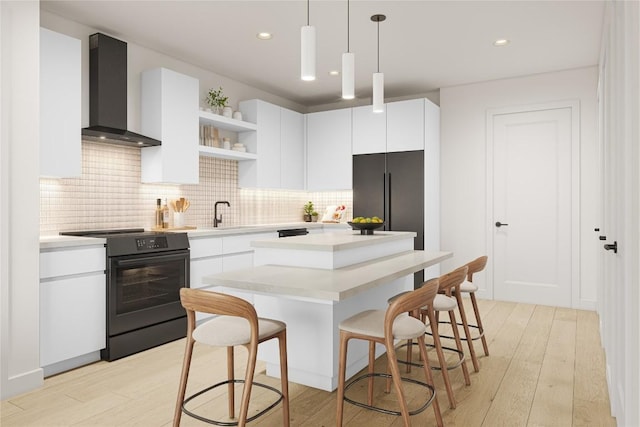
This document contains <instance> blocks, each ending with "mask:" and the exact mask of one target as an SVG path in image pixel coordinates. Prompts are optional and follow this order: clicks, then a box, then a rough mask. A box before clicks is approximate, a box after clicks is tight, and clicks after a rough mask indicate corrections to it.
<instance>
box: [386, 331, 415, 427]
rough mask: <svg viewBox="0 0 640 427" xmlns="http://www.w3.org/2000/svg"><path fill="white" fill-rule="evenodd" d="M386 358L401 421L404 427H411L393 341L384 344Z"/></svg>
mask: <svg viewBox="0 0 640 427" xmlns="http://www.w3.org/2000/svg"><path fill="white" fill-rule="evenodd" d="M385 347H386V350H387V358H388V360H389V368H390V369H391V378H392V379H393V385H394V387H395V389H396V393H398V403H399V404H400V412H401V413H402V421H403V423H404V425H405V427H409V426H411V420H410V418H409V407H408V406H407V399H405V395H404V389H403V387H402V378H401V376H400V368H399V367H398V358H397V357H396V349H395V347H394V346H393V341H392V342H390V343H388V342H387V343H386V345H385Z"/></svg>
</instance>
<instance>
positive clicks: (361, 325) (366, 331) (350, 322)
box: [340, 310, 427, 340]
mask: <svg viewBox="0 0 640 427" xmlns="http://www.w3.org/2000/svg"><path fill="white" fill-rule="evenodd" d="M385 314H386V310H367V311H363V312H361V313H358V314H356V315H354V316H352V317H350V318H348V319H346V320H343V321H342V322H341V323H340V330H343V331H346V332H351V333H354V334H360V335H368V336H371V337H376V338H384V316H385ZM426 330H427V327H426V325H425V324H424V322H422V321H420V320H418V319H416V318H415V317H410V316H408V315H406V313H405V314H404V315H400V316H398V317H396V318H395V320H394V321H393V332H392V333H393V338H394V339H400V340H409V339H413V338H418V337H419V336H422V335H424V333H425V332H426Z"/></svg>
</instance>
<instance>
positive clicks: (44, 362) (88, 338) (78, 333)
mask: <svg viewBox="0 0 640 427" xmlns="http://www.w3.org/2000/svg"><path fill="white" fill-rule="evenodd" d="M105 286H106V279H105V275H104V273H103V274H92V275H87V276H79V277H69V278H64V279H54V280H48V281H43V282H41V283H40V365H41V366H49V365H53V364H55V363H59V362H62V361H65V360H69V359H73V358H75V357H79V356H82V355H86V354H89V353H92V352H96V351H99V350H100V349H103V348H104V347H105V336H106V330H107V326H106V314H105V308H106V292H105Z"/></svg>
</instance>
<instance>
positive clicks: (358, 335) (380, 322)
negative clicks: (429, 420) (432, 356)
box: [336, 281, 442, 427]
mask: <svg viewBox="0 0 640 427" xmlns="http://www.w3.org/2000/svg"><path fill="white" fill-rule="evenodd" d="M437 292H438V282H437V281H434V282H432V283H430V284H428V285H425V286H423V287H421V288H420V289H417V290H415V291H412V292H408V293H406V294H404V295H401V296H399V297H398V298H396V299H395V300H394V301H393V302H392V303H391V304H390V305H389V307H388V308H387V309H386V310H367V311H364V312H362V313H359V314H356V315H355V316H352V317H350V318H348V319H346V320H344V321H342V322H341V323H340V326H339V327H340V362H339V376H338V393H337V394H338V395H337V413H336V425H337V426H338V427H340V426H342V418H343V409H344V402H345V401H347V402H349V403H351V404H354V405H357V406H359V407H361V408H365V409H371V410H374V411H377V412H381V413H384V414H389V415H396V416H402V420H403V423H404V426H405V427H407V426H410V425H411V419H410V416H411V415H415V414H418V413H420V412H422V411H424V410H425V409H426V408H427V407H428V406H429V405H431V406H433V410H434V413H435V417H436V423H437V425H438V426H442V416H441V414H440V406H439V405H438V399H437V397H436V390H435V387H434V385H433V377H432V375H431V368H430V367H429V361H428V359H427V351H426V347H425V336H424V335H425V332H426V326H425V324H424V322H421V321H420V320H419V319H417V318H416V317H417V316H418V311H419V310H420V309H421V308H422V307H425V306H426V307H430V306H431V305H432V304H433V299H434V297H435V296H436V293H437ZM407 312H409V313H413V315H414V317H411V316H407V315H406V313H407ZM350 339H361V340H366V341H369V369H368V373H367V374H365V375H362V376H360V377H358V378H356V379H354V380H353V381H351V383H349V385H347V386H346V387H345V376H346V366H347V346H348V343H349V340H350ZM409 339H415V340H417V342H418V346H419V348H420V354H421V355H422V358H423V360H424V361H425V363H424V365H423V367H424V374H425V379H426V382H424V383H423V382H420V381H416V380H414V379H410V378H402V377H401V376H400V369H399V368H398V360H397V357H396V349H395V346H394V342H395V340H409ZM376 343H380V344H383V345H384V346H385V349H386V351H387V359H388V370H390V371H391V375H389V374H388V373H387V374H382V373H375V372H374V362H375V360H374V359H375V344H376ZM374 377H384V378H387V379H388V378H391V379H392V381H393V384H394V388H395V391H396V393H397V395H398V403H399V405H400V411H391V410H388V409H383V408H380V407H376V406H374V405H373V378H374ZM364 379H368V390H367V391H368V394H367V403H366V404H365V403H361V402H356V401H354V400H351V399H349V398H348V397H346V396H345V392H346V391H347V390H348V389H349V388H350V387H351V386H353V385H354V384H356V383H358V382H359V381H361V380H364ZM402 381H408V382H411V383H414V384H418V385H420V386H423V387H425V388H426V389H427V390H428V394H427V397H428V398H427V401H426V403H425V404H423V405H422V406H421V407H420V408H418V409H416V410H413V411H410V410H409V408H408V406H407V401H406V398H405V393H404V390H403V387H402ZM385 391H386V392H389V387H387V388H386V390H385Z"/></svg>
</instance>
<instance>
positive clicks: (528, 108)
mask: <svg viewBox="0 0 640 427" xmlns="http://www.w3.org/2000/svg"><path fill="white" fill-rule="evenodd" d="M560 108H569V109H571V307H572V308H576V305H577V303H578V302H579V301H580V101H579V100H566V101H556V102H548V103H542V104H531V105H519V106H511V107H502V108H492V109H488V110H487V114H486V141H485V143H486V151H485V152H486V159H485V160H486V203H485V208H486V219H487V220H486V228H485V241H486V242H487V248H486V249H487V254H489V262H488V263H487V269H486V274H487V284H488V287H490V289H487V291H488V293H489V295H488V296H489V297H490V298H491V299H495V286H494V282H493V281H494V265H493V249H494V244H493V237H494V223H493V221H494V212H493V202H494V195H493V183H494V173H493V166H494V165H493V157H494V146H493V139H494V129H493V119H494V117H495V116H499V115H505V114H517V113H530V112H536V111H543V110H555V109H560Z"/></svg>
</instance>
